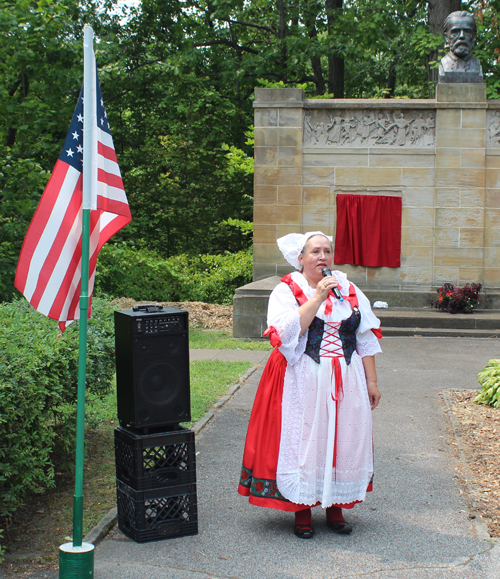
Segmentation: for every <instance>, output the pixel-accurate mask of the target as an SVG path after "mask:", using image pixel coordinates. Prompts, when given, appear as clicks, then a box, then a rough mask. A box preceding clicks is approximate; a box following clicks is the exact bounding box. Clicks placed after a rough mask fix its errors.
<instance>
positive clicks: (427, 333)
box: [382, 325, 500, 338]
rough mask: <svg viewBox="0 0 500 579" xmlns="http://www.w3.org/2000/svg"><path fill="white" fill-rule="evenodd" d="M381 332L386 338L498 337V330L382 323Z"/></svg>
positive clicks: (499, 331) (499, 332)
mask: <svg viewBox="0 0 500 579" xmlns="http://www.w3.org/2000/svg"><path fill="white" fill-rule="evenodd" d="M382 334H383V335H384V337H386V338H391V337H398V336H399V337H405V336H406V337H414V338H500V330H473V329H467V328H418V327H415V328H411V327H390V326H384V325H382Z"/></svg>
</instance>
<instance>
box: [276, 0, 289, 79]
mask: <svg viewBox="0 0 500 579" xmlns="http://www.w3.org/2000/svg"><path fill="white" fill-rule="evenodd" d="M278 15H279V19H280V21H279V28H278V38H279V40H280V44H281V71H280V80H282V81H283V82H285V83H286V81H287V77H288V71H287V66H288V63H287V60H288V56H287V50H286V43H285V38H286V15H285V0H278Z"/></svg>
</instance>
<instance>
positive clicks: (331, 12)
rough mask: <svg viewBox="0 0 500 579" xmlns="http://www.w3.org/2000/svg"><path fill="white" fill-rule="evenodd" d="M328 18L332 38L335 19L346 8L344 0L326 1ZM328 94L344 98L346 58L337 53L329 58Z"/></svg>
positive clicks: (329, 32) (333, 53)
mask: <svg viewBox="0 0 500 579" xmlns="http://www.w3.org/2000/svg"><path fill="white" fill-rule="evenodd" d="M325 7H326V18H327V24H328V36H329V37H330V38H331V37H332V28H333V22H334V21H335V18H337V17H338V16H339V15H340V12H339V11H341V10H343V8H344V0H325ZM328 92H330V93H333V96H334V98H336V99H343V98H344V57H343V56H341V54H339V53H338V52H336V51H335V48H333V47H332V52H331V54H330V55H329V56H328Z"/></svg>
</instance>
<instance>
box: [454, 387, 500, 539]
mask: <svg viewBox="0 0 500 579" xmlns="http://www.w3.org/2000/svg"><path fill="white" fill-rule="evenodd" d="M448 394H449V396H450V398H451V401H452V403H453V406H452V412H453V414H454V415H455V418H456V423H457V425H456V428H455V430H456V433H455V434H456V436H458V438H459V442H460V443H461V447H462V452H463V454H464V457H465V460H466V464H465V465H461V466H459V467H457V473H458V476H459V479H460V482H461V483H462V485H463V487H464V493H465V494H466V496H467V498H468V499H469V500H470V502H471V503H472V502H474V503H475V504H474V507H473V509H472V510H473V512H477V513H479V514H480V515H481V517H482V518H483V519H484V522H485V523H486V525H487V527H488V532H489V534H490V535H491V536H492V537H500V408H492V407H491V406H484V405H482V404H476V403H474V402H472V400H473V399H474V397H475V396H476V395H477V392H475V391H470V390H465V391H453V390H451V391H449V392H448ZM467 486H468V488H467Z"/></svg>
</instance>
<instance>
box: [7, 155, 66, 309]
mask: <svg viewBox="0 0 500 579" xmlns="http://www.w3.org/2000/svg"><path fill="white" fill-rule="evenodd" d="M68 168H69V165H67V164H66V163H61V162H60V161H57V162H56V165H55V167H54V171H53V172H52V176H51V177H50V179H49V182H48V183H47V186H46V188H45V191H44V193H43V196H42V198H41V200H40V202H39V204H38V207H37V209H36V211H35V214H34V216H33V219H32V220H31V223H30V226H29V228H28V232H27V233H26V236H25V238H24V241H23V245H22V248H21V255H23V254H24V255H26V256H33V254H34V252H35V250H36V247H37V245H38V243H39V239H40V231H43V230H44V229H45V227H46V224H47V222H48V220H49V219H50V215H51V213H52V209H53V207H54V204H55V202H56V200H57V192H58V191H59V190H60V189H61V187H62V184H63V182H64V180H65V179H66V174H67V171H68ZM31 262H32V259H23V260H21V259H20V260H19V264H18V266H17V270H16V278H15V281H14V285H15V286H16V288H17V289H18V290H19V291H20V292H21V293H24V289H25V287H26V283H27V279H28V274H29V271H30V266H31ZM28 300H29V298H28Z"/></svg>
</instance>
